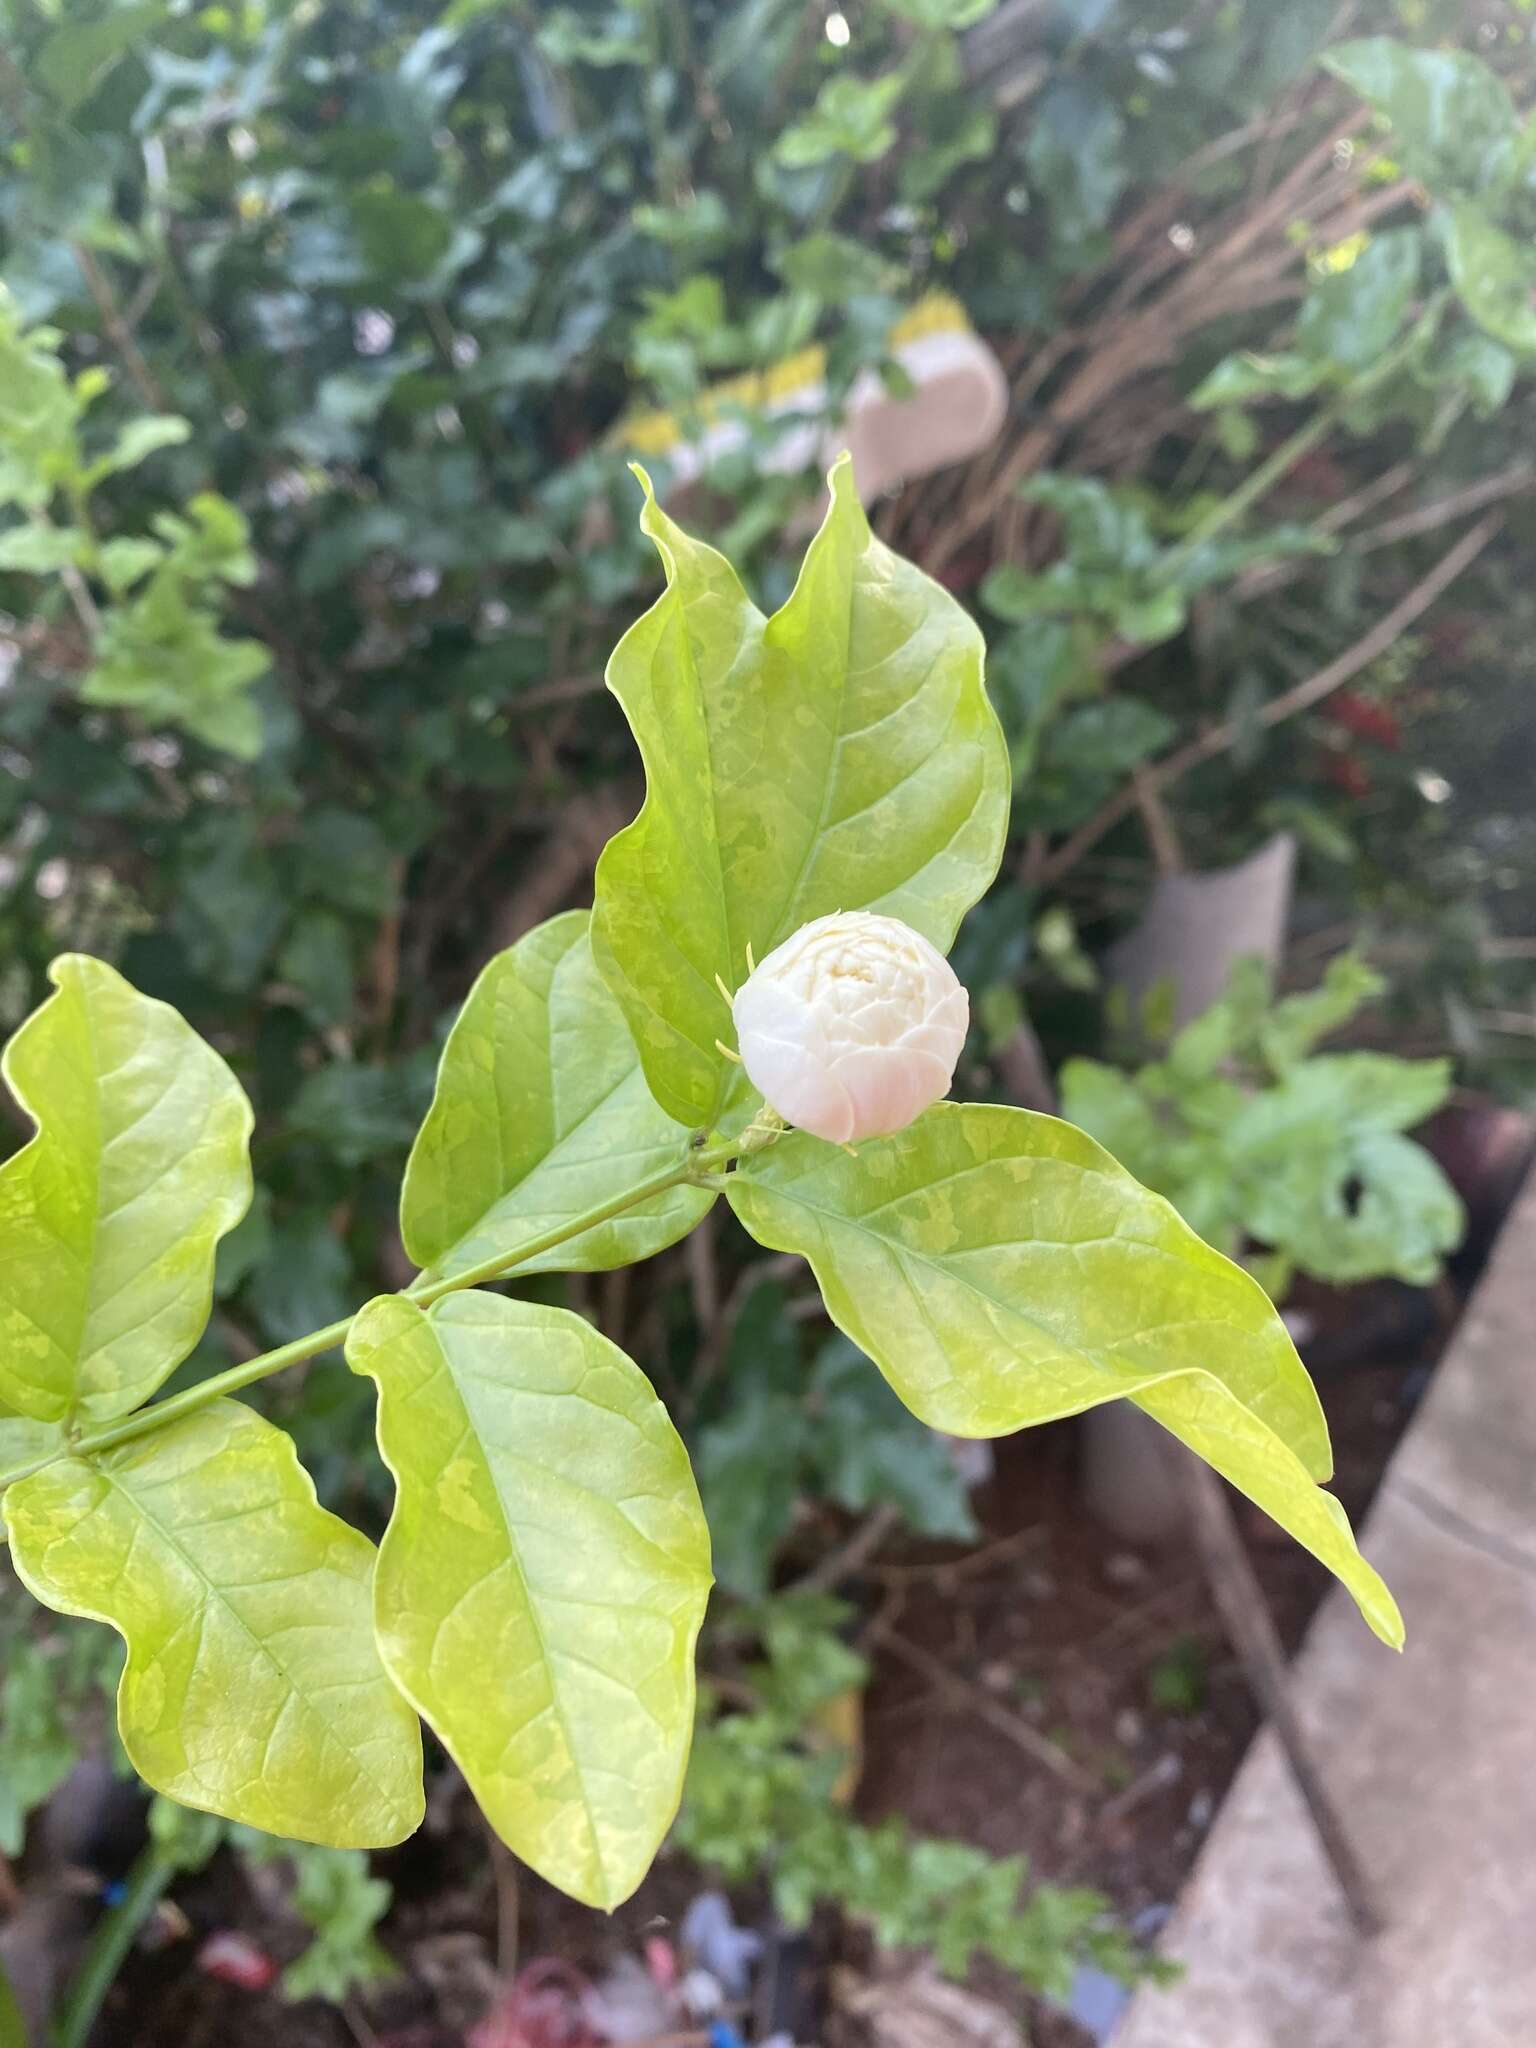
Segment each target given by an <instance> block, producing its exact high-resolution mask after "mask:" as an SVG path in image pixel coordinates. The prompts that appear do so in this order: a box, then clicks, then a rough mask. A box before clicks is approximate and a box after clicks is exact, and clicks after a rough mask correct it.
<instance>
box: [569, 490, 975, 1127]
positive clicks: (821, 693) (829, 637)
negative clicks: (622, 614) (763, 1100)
mask: <svg viewBox="0 0 1536 2048" xmlns="http://www.w3.org/2000/svg"><path fill="white" fill-rule="evenodd" d="M642 481H644V479H643V477H642ZM831 486H832V502H831V505H830V508H829V510H828V512H827V516H826V519H825V521H824V522H823V524H822V527H821V530H820V532H819V533H818V534H817V535H816V537H815V539H814V540H813V541H812V543H811V546H810V549H809V551H808V553H807V555H806V558H805V562H804V565H803V567H802V568H801V571H800V578H799V581H798V582H797V584H796V585H795V588H794V591H793V593H792V594H791V596H790V598H789V600H788V602H787V603H786V604H785V605H784V607H783V609H782V610H780V611H779V612H777V613H775V614H774V616H773V617H772V618H771V619H765V618H764V617H763V615H762V613H761V612H759V611H758V609H757V607H756V606H755V605H754V604H752V602H751V601H750V600H749V598H748V597H747V595H746V592H745V591H744V590H743V589H742V587H741V584H740V583H739V582H738V580H737V577H736V573H735V571H734V570H733V569H732V568H731V566H730V564H729V563H728V562H727V561H726V560H725V559H724V557H723V556H721V555H719V554H717V553H716V552H715V550H714V549H713V548H709V547H706V546H705V545H704V544H703V543H702V542H700V541H696V540H693V539H692V538H690V536H689V535H687V534H685V533H684V532H683V531H682V529H681V528H680V527H678V526H677V525H675V524H674V523H673V521H672V520H671V519H669V518H668V517H667V515H666V514H665V513H664V512H663V511H662V510H661V509H660V508H659V506H658V505H657V504H656V502H655V500H654V498H653V497H652V496H651V495H650V489H649V485H648V484H647V486H646V505H645V510H644V513H643V514H642V518H641V525H642V527H643V528H644V530H645V532H646V533H648V534H649V535H650V537H651V539H652V540H653V541H654V542H655V543H656V546H657V549H658V550H659V552H660V554H661V558H662V563H663V566H664V568H665V571H666V577H667V587H666V590H665V592H664V593H663V595H662V596H661V597H660V598H659V599H658V600H657V602H656V603H655V604H654V605H653V606H652V607H651V609H650V610H649V611H648V612H647V613H646V614H645V616H644V617H643V618H642V619H639V620H638V621H637V622H636V623H635V624H634V625H633V626H631V627H630V629H629V631H628V632H627V633H626V634H625V635H624V637H623V639H622V640H621V641H620V642H619V645H618V647H617V648H616V649H615V650H614V655H613V659H612V661H611V662H610V663H609V666H608V686H609V688H610V689H611V690H612V691H613V693H614V695H615V696H616V697H617V698H618V699H619V702H620V703H621V704H622V705H623V707H624V712H625V716H626V717H627V718H628V720H629V723H630V726H631V728H632V729H633V731H634V734H635V738H636V740H637V741H638V743H639V746H640V752H641V757H642V759H643V760H644V763H645V772H646V782H647V791H646V798H645V802H644V804H643V806H642V807H641V810H640V814H639V816H638V817H637V818H636V819H635V820H634V822H633V823H632V824H630V825H628V826H626V827H625V828H624V830H623V831H622V832H620V833H618V834H617V835H616V836H615V837H614V838H613V839H611V840H610V841H609V842H608V845H607V847H606V848H605V849H604V851H603V854H602V857H601V859H600V860H599V862H598V866H597V902H596V906H595V909H594V912H593V922H592V944H593V951H594V954H595V957H596V959H597V964H598V967H599V968H600V970H601V971H602V973H603V976H604V978H605V979H606V980H607V981H608V983H609V985H610V986H611V987H612V989H613V991H614V993H615V995H617V997H618V998H619V1001H620V1002H621V1003H622V1004H623V1006H624V1010H625V1014H626V1015H627V1016H628V1018H629V1022H630V1027H631V1029H632V1030H633V1032H634V1034H635V1038H636V1041H637V1043H638V1044H639V1047H640V1056H641V1059H642V1061H643V1063H644V1067H645V1073H646V1078H647V1080H648V1081H649V1083H650V1086H651V1090H652V1093H653V1094H654V1095H655V1096H656V1098H657V1100H658V1101H659V1102H660V1103H661V1104H662V1105H663V1107H664V1108H666V1109H667V1110H668V1111H669V1112H670V1113H671V1114H672V1115H673V1116H675V1117H677V1118H678V1119H679V1120H680V1121H681V1122H684V1123H693V1124H712V1123H714V1122H715V1120H716V1119H717V1118H718V1116H719V1115H720V1111H721V1108H722V1105H723V1103H724V1101H725V1099H726V1096H727V1094H728V1093H729V1091H730V1087H731V1080H732V1074H733V1070H732V1069H731V1068H730V1067H729V1066H728V1065H727V1063H726V1061H725V1060H724V1059H723V1057H722V1056H721V1054H720V1053H719V1052H718V1051H717V1049H716V1045H715V1040H716V1039H717V1038H721V1037H723V1038H725V1039H726V1040H727V1041H729V1037H730V1030H729V1025H730V1016H729V1012H728V1011H727V1010H726V1008H725V1006H724V1004H723V1003H722V1001H721V999H720V993H719V991H718V989H717V988H716V986H715V976H716V975H717V974H718V975H720V976H721V977H722V979H723V980H724V981H725V982H726V984H727V985H728V986H729V987H731V988H735V987H737V986H738V985H739V984H740V983H741V981H742V980H743V979H744V978H745V975H746V971H747V967H746V958H747V947H748V945H749V944H750V945H751V946H752V947H753V948H754V949H755V951H756V955H757V957H758V958H759V959H761V958H762V957H763V955H764V954H765V953H766V952H768V951H769V949H770V948H772V947H773V946H776V945H777V944H778V943H779V942H780V941H781V940H783V939H785V938H787V937H788V936H789V934H790V933H791V932H793V931H795V930H797V929H798V927H799V926H801V925H802V924H805V923H806V922H808V921H809V920H810V919H811V918H814V917H820V916H822V915H824V914H825V913H826V912H828V911H833V910H877V911H882V912H884V913H886V914H887V915H889V916H892V917H899V918H902V919H904V920H905V921H906V923H908V924H910V925H913V926H915V928H916V929H917V930H918V931H920V932H922V933H923V935H924V937H925V938H928V939H930V940H931V941H932V942H933V943H934V944H935V945H936V946H939V947H940V948H941V949H945V950H947V949H948V947H949V945H950V942H951V940H952V939H953V938H954V934H955V928H956V926H957V925H958V924H959V921H960V919H961V917H962V916H964V914H965V912H966V911H967V910H968V909H969V908H970V906H971V905H972V904H973V903H974V902H975V901H976V900H977V898H978V897H979V896H980V895H981V894H982V892H983V891H984V890H985V889H986V887H987V884H988V883H989V882H990V881H991V879H992V877H993V875H994V873H995V872H996V870H997V864H998V861H999V859H1000V858H1001V856H1002V849H1003V840H1004V835H1005V831H1006V827H1007V816H1008V792H1009V784H1010V774H1009V767H1008V755H1007V748H1006V745H1005V743H1004V740H1003V735H1002V730H1001V728H1000V727H999V725H998V723H997V720H996V718H995V717H994V715H993V712H992V709H991V706H990V705H989V704H988V702H987V698H986V694H985V691H984V690H983V688H982V651H983V650H982V641H981V635H980V633H979V632H978V631H977V628H976V626H975V624H974V622H973V621H972V620H971V619H970V618H969V617H968V615H967V614H966V613H965V612H964V611H963V610H962V608H961V607H960V606H959V605H958V604H957V603H956V602H955V600H954V599H953V598H952V597H951V596H950V595H949V594H948V592H947V591H945V590H943V589H941V588H940V586H939V585H938V584H936V583H934V582H933V581H931V580H930V579H929V578H928V577H927V576H924V575H923V574H922V572H921V571H920V570H918V569H916V568H914V567H913V566H912V564H911V563H909V562H904V561H903V560H901V558H900V557H899V556H897V555H894V554H892V553H891V551H890V549H889V548H887V547H885V546H884V545H883V544H882V543H881V542H880V541H878V540H876V539H875V538H874V536H873V535H872V534H871V533H870V530H869V524H868V522H867V520H866V519H865V517H864V513H863V509H862V507H861V506H860V504H859V501H858V496H857V494H856V492H855V490H854V485H853V472H852V469H851V467H850V465H849V463H848V461H847V459H846V458H844V459H843V460H842V461H840V462H839V463H838V464H837V466H836V467H835V468H834V470H833V472H832V477H831Z"/></svg>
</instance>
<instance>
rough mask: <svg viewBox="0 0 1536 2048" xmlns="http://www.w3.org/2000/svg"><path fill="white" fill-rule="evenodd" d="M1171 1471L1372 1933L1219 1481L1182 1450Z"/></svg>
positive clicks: (1342, 1885) (1230, 1625)
mask: <svg viewBox="0 0 1536 2048" xmlns="http://www.w3.org/2000/svg"><path fill="white" fill-rule="evenodd" d="M1179 1468H1180V1483H1181V1486H1182V1488H1183V1491H1184V1495H1185V1499H1186V1501H1187V1502H1188V1505H1189V1510H1190V1518H1191V1522H1192V1524H1193V1528H1194V1534H1195V1542H1196V1544H1197V1546H1198V1548H1199V1551H1200V1556H1201V1561H1202V1562H1203V1564H1204V1565H1205V1570H1206V1577H1207V1579H1208V1580H1209V1582H1210V1588H1211V1593H1212V1596H1213V1598H1214V1599H1215V1602H1216V1605H1217V1608H1218V1609H1219V1611H1220V1614H1221V1618H1222V1621H1223V1623H1224V1624H1225V1626H1226V1630H1227V1634H1228V1635H1229V1637H1230V1638H1231V1641H1232V1646H1233V1648H1234V1649H1235V1650H1236V1651H1237V1653H1238V1656H1239V1657H1240V1658H1241V1659H1242V1664H1243V1671H1244V1674H1245V1675H1246V1677H1247V1680H1248V1684H1249V1688H1250V1690H1251V1691H1252V1693H1253V1696H1254V1698H1255V1699H1256V1700H1257V1701H1258V1704H1259V1706H1260V1707H1261V1708H1262V1709H1263V1711H1264V1713H1265V1715H1266V1716H1267V1717H1268V1720H1269V1723H1270V1726H1271V1727H1272V1728H1273V1729H1274V1731H1275V1735H1276V1738H1277V1739H1278V1741H1279V1743H1280V1747H1281V1748H1282V1749H1283V1750H1284V1752H1285V1757H1286V1761H1287V1763H1288V1764H1289V1765H1290V1767H1291V1775H1292V1777H1293V1778H1294V1779H1295V1780H1296V1789H1297V1791H1298V1792H1300V1794H1301V1796H1302V1799H1303V1800H1304V1801H1305V1803H1306V1808H1307V1812H1308V1813H1309V1814H1310V1815H1311V1819H1312V1825H1313V1827H1314V1828H1315V1829H1316V1831H1317V1839H1318V1843H1319V1845H1320V1847H1321V1848H1322V1851H1323V1854H1324V1855H1325V1856H1326V1857H1327V1859H1328V1862H1329V1865H1330V1867H1331V1868H1332V1870H1333V1874H1334V1877H1335V1879H1336V1880H1337V1882H1338V1886H1339V1890H1340V1891H1341V1892H1342V1893H1343V1895H1344V1902H1345V1904H1346V1905H1347V1906H1348V1908H1349V1913H1350V1917H1351V1919H1352V1920H1353V1921H1354V1923H1355V1925H1356V1927H1357V1928H1358V1929H1359V1931H1360V1933H1361V1934H1362V1935H1364V1936H1366V1937H1367V1938H1369V1937H1370V1936H1372V1935H1375V1934H1379V1933H1380V1932H1381V1929H1382V1926H1383V1921H1382V1917H1381V1913H1380V1910H1379V1908H1378V1907H1377V1904H1376V1900H1375V1896H1374V1893H1373V1889H1372V1886H1371V1884H1370V1882H1369V1881H1368V1879H1367V1878H1366V1875H1365V1871H1364V1869H1363V1868H1362V1866H1361V1863H1360V1859H1359V1857H1358V1855H1357V1854H1356V1852H1355V1847H1354V1844H1353V1842H1352V1841H1351V1840H1350V1837H1349V1832H1348V1830H1347V1828H1346V1827H1345V1825H1344V1822H1343V1820H1342V1819H1341V1818H1340V1816H1339V1811H1338V1808H1337V1807H1336V1806H1335V1805H1334V1803H1333V1800H1332V1798H1331V1796H1330V1795H1329V1792H1328V1788H1327V1786H1326V1785H1325V1784H1324V1783H1323V1779H1322V1774H1321V1773H1320V1772H1319V1770H1318V1768H1317V1762H1316V1759H1315V1758H1314V1757H1313V1754H1312V1751H1311V1748H1310V1746H1309V1745H1308V1742H1307V1738H1306V1735H1305V1733H1304V1732H1303V1729H1302V1726H1301V1722H1300V1719H1299V1718H1298V1716H1297V1713H1296V1709H1295V1707H1294V1706H1293V1705H1292V1703H1291V1696H1290V1693H1289V1691H1288V1689H1287V1686H1286V1669H1285V1652H1284V1650H1283V1648H1282V1647H1281V1643H1280V1637H1279V1635H1278V1633H1277V1631H1276V1629H1275V1624H1274V1619H1273V1617H1272V1615H1271V1614H1270V1611H1269V1604H1268V1602H1267V1601H1266V1600H1265V1598H1264V1589H1263V1587H1262V1586H1261V1585H1260V1584H1259V1581H1258V1578H1257V1576H1256V1574H1255V1572H1254V1569H1253V1565H1252V1563H1251V1562H1250V1560H1249V1557H1248V1553H1247V1551H1246V1550H1244V1548H1243V1542H1242V1538H1241V1536H1240V1535H1239V1534H1238V1531H1237V1524H1236V1523H1235V1521H1234V1520H1233V1517H1232V1509H1231V1507H1230V1505H1229V1503H1228V1500H1227V1496H1226V1494H1225V1493H1224V1492H1223V1490H1222V1485H1221V1481H1220V1480H1219V1479H1218V1478H1217V1477H1216V1475H1215V1473H1214V1472H1212V1471H1211V1470H1210V1469H1209V1467H1207V1466H1206V1465H1204V1464H1202V1463H1201V1461H1200V1460H1199V1459H1198V1458H1197V1457H1195V1456H1194V1455H1193V1453H1189V1452H1186V1453H1185V1454H1184V1455H1183V1456H1182V1457H1181V1458H1180V1460H1179Z"/></svg>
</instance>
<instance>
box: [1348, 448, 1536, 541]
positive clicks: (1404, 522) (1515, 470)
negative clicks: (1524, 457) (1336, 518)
mask: <svg viewBox="0 0 1536 2048" xmlns="http://www.w3.org/2000/svg"><path fill="white" fill-rule="evenodd" d="M1533 484H1536V463H1531V462H1516V463H1513V464H1512V465H1511V466H1510V468H1508V469H1503V470H1500V471H1499V473H1498V475H1497V476H1486V477H1484V478H1483V480H1482V482H1481V483H1475V484H1468V485H1467V487H1466V489H1465V490H1462V491H1453V492H1452V494H1451V495H1450V497H1448V498H1436V499H1435V500H1434V501H1433V502H1432V503H1431V504H1428V505H1420V506H1418V507H1416V508H1415V510H1413V511H1412V512H1403V513H1400V514H1399V515H1398V516H1397V518H1395V519H1384V520H1383V521H1382V522H1381V524H1380V525H1379V526H1373V527H1371V528H1370V529H1369V531H1367V532H1365V533H1362V534H1360V535H1358V536H1357V538H1356V539H1355V540H1354V541H1353V542H1352V543H1351V545H1352V547H1353V549H1354V551H1355V552H1356V553H1357V554H1361V555H1367V554H1370V553H1371V552H1372V551H1373V550H1374V549H1376V548H1386V547H1391V546H1392V545H1393V543H1394V542H1396V541H1400V540H1411V539H1412V538H1413V537H1414V535H1415V534H1420V533H1432V532H1433V531H1434V529H1435V528H1436V527H1437V526H1445V525H1448V524H1449V522H1450V521H1451V520H1453V519H1460V518H1461V517H1462V516H1463V515H1464V514H1465V513H1467V512H1481V511H1482V509H1483V507H1484V506H1485V505H1497V504H1499V503H1500V502H1501V500H1503V499H1505V498H1517V497H1519V496H1520V494H1521V493H1522V492H1523V491H1528V490H1529V489H1530V488H1531V486H1532V485H1533Z"/></svg>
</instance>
